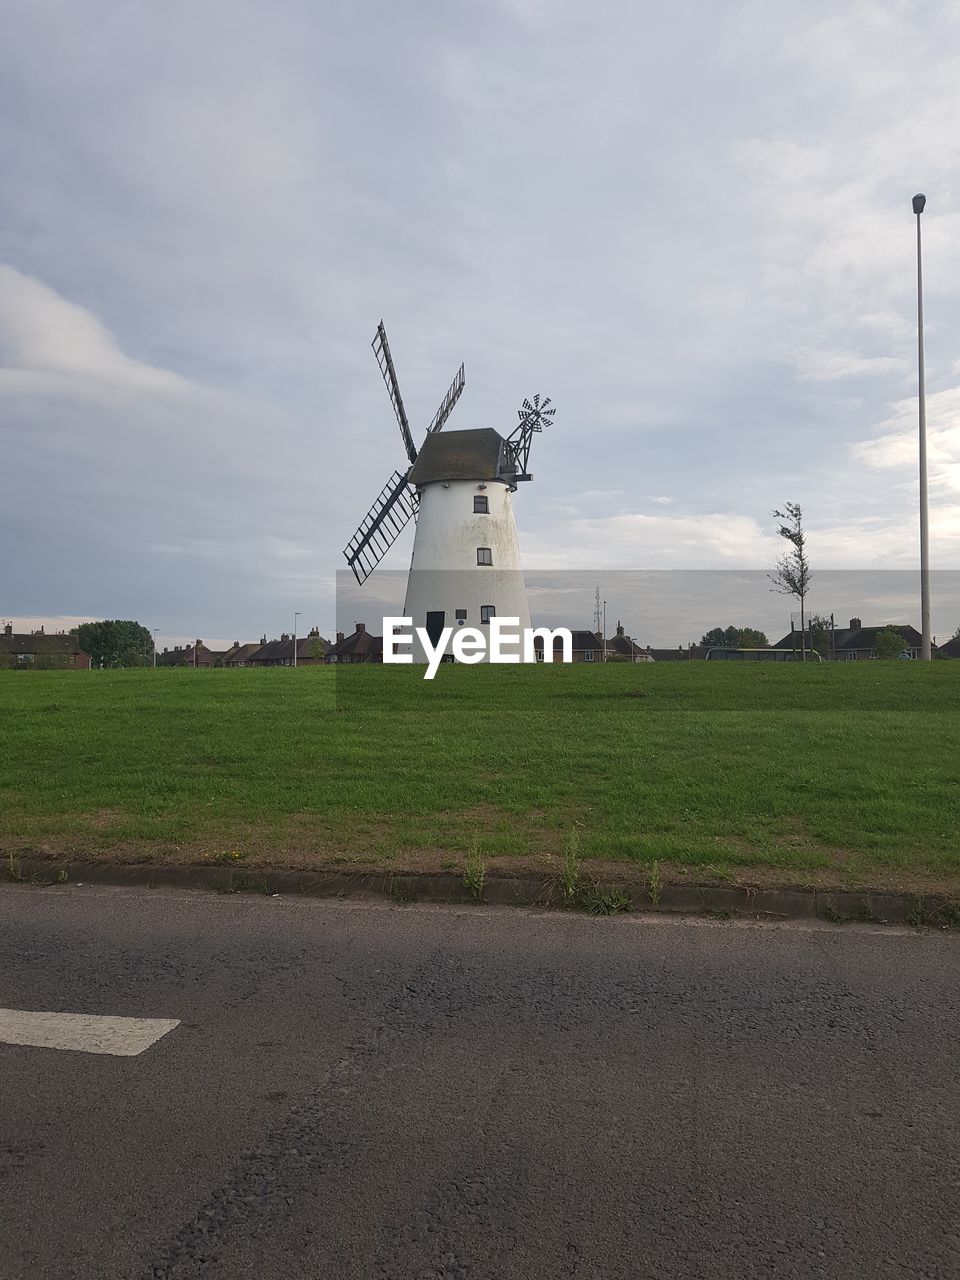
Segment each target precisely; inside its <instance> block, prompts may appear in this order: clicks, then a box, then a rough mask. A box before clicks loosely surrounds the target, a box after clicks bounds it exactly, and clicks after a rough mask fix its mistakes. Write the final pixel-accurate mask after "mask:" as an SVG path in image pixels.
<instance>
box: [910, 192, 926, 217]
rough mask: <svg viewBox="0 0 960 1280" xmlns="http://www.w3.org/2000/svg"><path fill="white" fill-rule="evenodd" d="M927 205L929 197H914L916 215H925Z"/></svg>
mask: <svg viewBox="0 0 960 1280" xmlns="http://www.w3.org/2000/svg"><path fill="white" fill-rule="evenodd" d="M926 203H927V197H926V196H914V197H913V212H914V213H916V214H921V213H923V206H924V205H925V204H926Z"/></svg>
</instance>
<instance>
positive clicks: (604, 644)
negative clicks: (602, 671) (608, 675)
mask: <svg viewBox="0 0 960 1280" xmlns="http://www.w3.org/2000/svg"><path fill="white" fill-rule="evenodd" d="M601 639H602V640H603V660H604V662H606V660H607V602H606V600H604V602H603V635H602V636H601Z"/></svg>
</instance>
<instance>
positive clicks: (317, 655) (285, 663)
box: [227, 627, 330, 667]
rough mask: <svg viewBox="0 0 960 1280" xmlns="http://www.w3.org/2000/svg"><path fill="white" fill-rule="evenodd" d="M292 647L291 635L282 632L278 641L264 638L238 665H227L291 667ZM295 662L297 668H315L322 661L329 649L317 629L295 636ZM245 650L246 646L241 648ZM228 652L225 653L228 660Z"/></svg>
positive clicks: (292, 663) (327, 643) (234, 664)
mask: <svg viewBox="0 0 960 1280" xmlns="http://www.w3.org/2000/svg"><path fill="white" fill-rule="evenodd" d="M293 646H294V639H293V636H292V635H288V634H287V632H286V631H284V632H283V634H282V635H281V637H280V639H279V640H268V639H267V637H266V636H264V637H263V639H262V640H261V641H260V643H259V645H256V646H254V648H253V651H252V652H249V653H247V654H246V656H245V657H244V658H243V660H242V662H240V663H236V662H234V663H229V662H228V664H227V665H233V666H238V665H240V666H247V667H292V666H293V665H294V662H293ZM296 646H297V662H296V665H297V666H298V667H315V666H319V665H320V663H322V662H323V661H324V657H325V655H326V652H327V649H328V648H329V647H330V646H329V642H328V641H327V640H324V638H323V636H322V635H321V634H320V631H319V629H318V628H317V627H314V628H313V629H312V630H310V631H308V632H307V634H306V635H305V636H297V640H296ZM241 647H242V648H247V646H241ZM229 656H230V650H228V651H227V657H228V659H229Z"/></svg>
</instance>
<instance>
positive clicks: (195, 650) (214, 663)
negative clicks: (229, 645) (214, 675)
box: [157, 640, 226, 667]
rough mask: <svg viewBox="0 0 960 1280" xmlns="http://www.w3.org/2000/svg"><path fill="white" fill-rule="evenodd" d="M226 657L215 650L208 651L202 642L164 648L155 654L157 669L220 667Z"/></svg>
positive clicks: (197, 641) (196, 641)
mask: <svg viewBox="0 0 960 1280" xmlns="http://www.w3.org/2000/svg"><path fill="white" fill-rule="evenodd" d="M225 656H226V655H225V654H224V653H223V652H222V651H220V650H216V649H208V648H207V646H206V645H205V644H204V643H203V641H202V640H195V641H194V643H193V644H188V645H179V644H178V645H176V646H174V648H173V649H167V648H164V650H163V653H158V654H157V666H158V667H222V666H223V665H224V663H223V660H224V657H225Z"/></svg>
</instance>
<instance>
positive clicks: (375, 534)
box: [343, 454, 418, 584]
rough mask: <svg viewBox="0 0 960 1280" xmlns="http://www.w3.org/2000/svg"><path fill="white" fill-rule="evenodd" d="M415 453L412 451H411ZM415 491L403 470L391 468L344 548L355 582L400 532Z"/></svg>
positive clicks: (366, 575)
mask: <svg viewBox="0 0 960 1280" xmlns="http://www.w3.org/2000/svg"><path fill="white" fill-rule="evenodd" d="M414 456H416V454H414ZM417 501H418V499H417V492H416V490H415V489H411V488H410V487H409V485H408V484H407V473H406V472H404V471H395V472H394V473H393V475H392V476H391V477H390V479H389V480H388V481H387V483H386V484H385V485H384V486H383V489H382V490H381V493H380V496H379V497H378V498H377V500H376V502H375V503H374V504H373V506H372V507H371V508H370V510H369V511H368V512H367V514H366V515H365V516H364V518H363V520H362V521H361V522H360V527H359V529H357V532H356V533H355V534H354V535H353V537H352V538H351V539H350V541H349V542H348V543H347V545H346V547H345V548H344V551H343V554H344V555H345V556H346V558H347V564H349V566H350V568H351V569H352V570H353V576H354V577H355V578H356V580H357V582H359V583H361V584H362V583H364V582H365V581H366V580H367V578H369V576H370V574H371V573H373V571H374V569H375V568H376V567H377V565H378V564H379V563H380V561H381V560H382V559H383V557H384V556H385V555H386V554H387V552H388V551H389V550H390V548H391V547H392V546H393V544H394V543H395V542H396V540H397V538H399V536H400V534H401V533H402V532H403V530H404V528H405V527H406V525H407V523H408V522H409V520H410V518H411V516H413V515H414V514H415V513H416V510H417Z"/></svg>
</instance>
